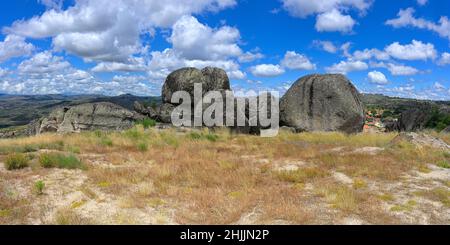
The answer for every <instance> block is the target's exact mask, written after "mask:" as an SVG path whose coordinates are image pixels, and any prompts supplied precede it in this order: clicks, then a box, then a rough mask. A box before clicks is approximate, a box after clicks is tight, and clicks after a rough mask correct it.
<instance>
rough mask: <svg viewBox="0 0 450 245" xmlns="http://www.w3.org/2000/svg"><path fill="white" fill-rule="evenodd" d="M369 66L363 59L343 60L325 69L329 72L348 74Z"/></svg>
mask: <svg viewBox="0 0 450 245" xmlns="http://www.w3.org/2000/svg"><path fill="white" fill-rule="evenodd" d="M368 68H369V66H368V65H367V63H365V62H362V61H359V60H358V61H352V60H347V61H341V62H339V63H338V64H334V65H332V66H331V67H326V68H325V70H326V71H327V72H328V73H341V74H347V73H349V72H352V71H363V70H367V69H368Z"/></svg>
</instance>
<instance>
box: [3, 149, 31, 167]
mask: <svg viewBox="0 0 450 245" xmlns="http://www.w3.org/2000/svg"><path fill="white" fill-rule="evenodd" d="M28 162H29V158H28V156H27V155H25V154H22V153H11V154H9V155H8V156H7V157H6V160H5V167H6V169H8V170H15V169H22V168H26V167H28Z"/></svg>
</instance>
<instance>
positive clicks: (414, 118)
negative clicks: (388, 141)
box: [399, 108, 431, 132]
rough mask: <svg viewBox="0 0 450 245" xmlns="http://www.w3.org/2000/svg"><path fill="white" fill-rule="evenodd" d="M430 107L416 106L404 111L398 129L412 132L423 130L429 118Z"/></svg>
mask: <svg viewBox="0 0 450 245" xmlns="http://www.w3.org/2000/svg"><path fill="white" fill-rule="evenodd" d="M430 112H431V108H429V109H425V108H418V109H410V110H407V111H404V112H403V113H402V114H401V116H400V120H399V131H406V132H413V131H419V130H423V129H425V127H426V124H427V122H428V121H429V120H430V118H431V113H430Z"/></svg>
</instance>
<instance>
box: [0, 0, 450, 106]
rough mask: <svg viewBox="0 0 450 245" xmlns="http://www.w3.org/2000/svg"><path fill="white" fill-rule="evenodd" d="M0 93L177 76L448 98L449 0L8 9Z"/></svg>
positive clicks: (149, 84)
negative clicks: (334, 85)
mask: <svg viewBox="0 0 450 245" xmlns="http://www.w3.org/2000/svg"><path fill="white" fill-rule="evenodd" d="M0 9H1V18H0V28H1V33H0V93H8V94H55V93H63V94H87V93H88V94H106V95H118V94H123V93H131V94H136V95H160V91H161V86H162V83H163V82H164V79H165V77H166V76H167V75H168V74H169V73H170V72H171V71H174V70H176V69H178V68H181V67H185V66H191V67H198V68H203V67H205V66H217V67H221V68H223V69H225V70H226V71H227V73H228V75H229V77H230V78H231V80H232V86H233V89H234V90H235V91H248V90H250V89H253V90H265V89H269V90H277V91H280V92H281V93H283V92H285V91H286V89H287V88H289V86H290V85H291V84H292V83H293V82H295V81H296V80H297V79H298V78H300V77H301V76H303V75H306V74H310V73H343V74H346V75H347V76H348V77H349V78H350V79H351V80H352V81H353V82H354V84H355V85H356V86H357V87H358V89H359V90H360V91H361V92H366V93H383V94H387V95H391V96H400V97H412V98H422V99H439V100H449V99H450V76H449V75H450V72H449V69H450V21H449V15H450V1H441V0H439V1H438V0H402V1H390V0H323V1H310V0H263V1H261V0H260V1H257V0H164V1H160V0H115V1H111V0H17V1H1V3H0Z"/></svg>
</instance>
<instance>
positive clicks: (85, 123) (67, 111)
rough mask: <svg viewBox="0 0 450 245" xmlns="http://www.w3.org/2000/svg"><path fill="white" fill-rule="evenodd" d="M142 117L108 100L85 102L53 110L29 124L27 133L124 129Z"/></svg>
mask: <svg viewBox="0 0 450 245" xmlns="http://www.w3.org/2000/svg"><path fill="white" fill-rule="evenodd" d="M142 118H143V117H142V116H141V115H139V114H138V113H135V112H131V111H129V110H127V109H125V108H123V107H121V106H118V105H116V104H112V103H108V102H99V103H87V104H81V105H77V106H73V107H62V108H58V109H56V110H54V111H53V112H51V113H50V115H49V116H47V117H44V118H41V119H40V120H37V121H35V122H34V123H31V124H30V125H29V129H28V132H29V134H42V133H47V132H58V133H72V132H81V131H89V130H125V129H129V128H131V127H133V125H134V122H135V121H137V120H139V119H142Z"/></svg>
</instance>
